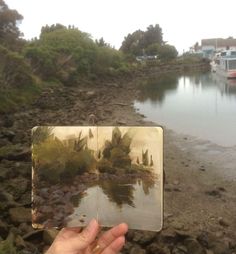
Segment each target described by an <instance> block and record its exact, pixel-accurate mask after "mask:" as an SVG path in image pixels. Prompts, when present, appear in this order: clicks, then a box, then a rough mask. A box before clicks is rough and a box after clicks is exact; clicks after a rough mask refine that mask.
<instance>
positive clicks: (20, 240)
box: [15, 235, 26, 248]
mask: <svg viewBox="0 0 236 254" xmlns="http://www.w3.org/2000/svg"><path fill="white" fill-rule="evenodd" d="M15 245H16V247H18V248H25V247H26V244H25V241H24V240H23V238H22V237H21V236H20V235H17V236H16V238H15Z"/></svg>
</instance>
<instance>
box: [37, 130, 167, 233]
mask: <svg viewBox="0 0 236 254" xmlns="http://www.w3.org/2000/svg"><path fill="white" fill-rule="evenodd" d="M92 218H96V219H97V220H98V221H99V223H100V224H101V225H102V226H105V227H112V226H114V225H117V224H119V223H122V222H125V223H127V224H128V226H129V228H130V229H138V230H150V231H160V230H161V228H162V221H163V130H162V128H161V127H156V126H155V127H153V126H152V127H136V126H132V127H127V126H103V127H102V126H50V127H48V126H37V127H34V128H33V129H32V225H33V227H34V228H52V227H57V228H60V227H75V226H86V225H87V224H88V223H89V221H90V220H91V219H92Z"/></svg>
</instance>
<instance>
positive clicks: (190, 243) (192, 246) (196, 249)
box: [184, 238, 206, 254]
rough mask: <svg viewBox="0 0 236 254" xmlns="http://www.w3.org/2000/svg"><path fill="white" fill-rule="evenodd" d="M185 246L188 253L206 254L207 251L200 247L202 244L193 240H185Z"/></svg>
mask: <svg viewBox="0 0 236 254" xmlns="http://www.w3.org/2000/svg"><path fill="white" fill-rule="evenodd" d="M184 245H185V246H186V247H187V250H188V253H191V254H206V251H205V249H203V247H202V246H201V245H200V243H199V242H198V241H196V240H195V239H193V238H187V239H185V240H184Z"/></svg>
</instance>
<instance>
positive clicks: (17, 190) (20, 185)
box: [6, 177, 29, 200]
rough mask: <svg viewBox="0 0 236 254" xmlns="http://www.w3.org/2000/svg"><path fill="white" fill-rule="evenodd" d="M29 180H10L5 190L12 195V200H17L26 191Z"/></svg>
mask: <svg viewBox="0 0 236 254" xmlns="http://www.w3.org/2000/svg"><path fill="white" fill-rule="evenodd" d="M28 186H29V180H28V179H26V178H23V177H18V178H14V179H11V181H9V184H8V185H7V187H6V189H7V190H8V191H9V192H10V193H11V194H12V195H13V197H14V199H16V200H17V199H19V198H20V197H21V196H22V195H23V194H24V193H25V192H26V191H27V189H28Z"/></svg>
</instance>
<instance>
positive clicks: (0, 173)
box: [0, 167, 11, 182]
mask: <svg viewBox="0 0 236 254" xmlns="http://www.w3.org/2000/svg"><path fill="white" fill-rule="evenodd" d="M10 174H11V170H10V169H9V168H3V167H0V182H3V181H4V180H5V179H6V178H8V177H9V176H10Z"/></svg>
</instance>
